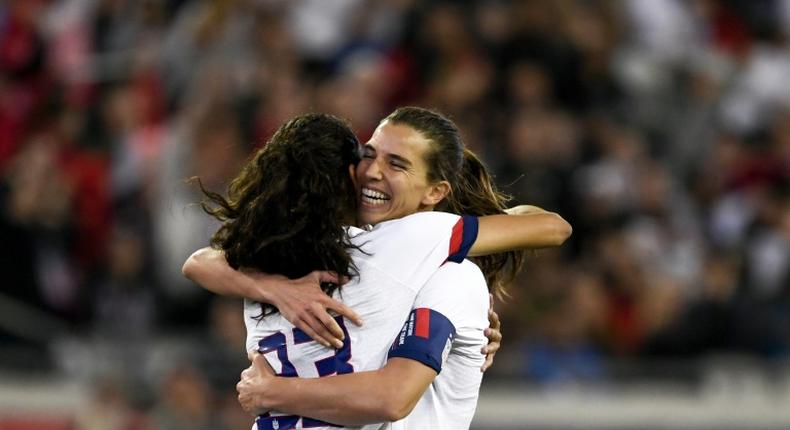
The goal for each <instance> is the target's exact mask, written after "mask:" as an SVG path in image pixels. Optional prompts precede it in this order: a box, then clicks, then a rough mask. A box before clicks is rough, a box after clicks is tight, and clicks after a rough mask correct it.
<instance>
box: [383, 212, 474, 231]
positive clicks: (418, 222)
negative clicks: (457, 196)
mask: <svg viewBox="0 0 790 430" xmlns="http://www.w3.org/2000/svg"><path fill="white" fill-rule="evenodd" d="M460 219H461V216H459V215H455V214H451V213H447V212H437V211H426V212H417V213H413V214H411V215H407V216H405V217H403V218H398V219H393V220H389V221H384V222H380V223H378V224H376V226H375V227H373V230H371V231H372V232H375V231H382V230H385V231H386V230H395V229H406V228H414V227H417V228H423V229H425V228H430V227H433V226H446V225H449V226H450V227H452V226H454V225H455V224H456V223H457V222H458V221H459V220H460Z"/></svg>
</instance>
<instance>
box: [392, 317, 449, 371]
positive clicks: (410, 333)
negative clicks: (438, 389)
mask: <svg viewBox="0 0 790 430" xmlns="http://www.w3.org/2000/svg"><path fill="white" fill-rule="evenodd" d="M454 336H455V326H453V323H451V322H450V320H449V319H447V317H445V316H444V315H442V314H441V313H439V312H437V311H434V310H433V309H428V308H419V309H414V310H412V311H411V314H409V318H408V319H407V320H406V323H405V324H404V325H403V328H402V329H401V332H400V334H399V335H398V337H397V338H396V339H395V342H394V343H393V344H392V348H390V352H389V355H388V357H389V358H392V357H402V358H409V359H412V360H416V361H419V362H420V363H422V364H424V365H426V366H428V367H430V368H432V369H433V370H435V371H436V373H439V372H441V371H442V362H443V361H444V360H443V359H444V354H445V350H447V351H449V347H450V344H451V342H452V340H453V337H454Z"/></svg>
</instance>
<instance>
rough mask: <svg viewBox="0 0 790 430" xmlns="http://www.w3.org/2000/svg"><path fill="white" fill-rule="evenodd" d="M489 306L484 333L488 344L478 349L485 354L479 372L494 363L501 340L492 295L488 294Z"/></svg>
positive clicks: (497, 316)
mask: <svg viewBox="0 0 790 430" xmlns="http://www.w3.org/2000/svg"><path fill="white" fill-rule="evenodd" d="M488 300H489V307H488V324H489V327H488V328H487V329H486V330H485V332H484V333H485V335H486V337H487V338H488V345H486V346H484V347H483V349H482V350H481V351H480V352H482V353H483V354H485V355H486V361H485V363H483V367H481V368H480V371H481V372H485V371H486V370H488V368H489V367H491V365H492V364H494V356H495V355H496V352H497V351H499V346H500V342H502V331H501V324H500V322H499V315H497V313H496V312H494V296H493V295H491V294H489V295H488Z"/></svg>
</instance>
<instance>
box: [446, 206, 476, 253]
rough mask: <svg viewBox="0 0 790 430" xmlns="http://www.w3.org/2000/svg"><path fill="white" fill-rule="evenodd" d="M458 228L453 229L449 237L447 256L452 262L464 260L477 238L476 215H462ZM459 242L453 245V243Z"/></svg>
mask: <svg viewBox="0 0 790 430" xmlns="http://www.w3.org/2000/svg"><path fill="white" fill-rule="evenodd" d="M459 225H460V226H461V228H460V229H457V230H456V229H453V237H452V238H451V239H450V243H451V245H450V256H449V257H447V260H448V261H452V262H453V263H460V262H462V261H464V258H466V255H467V254H469V249H471V248H472V245H473V244H474V243H475V240H477V231H478V227H479V225H478V219H477V217H476V216H470V215H464V216H462V217H461V220H460V222H459ZM458 242H460V243H459V244H457V245H455V246H453V243H458Z"/></svg>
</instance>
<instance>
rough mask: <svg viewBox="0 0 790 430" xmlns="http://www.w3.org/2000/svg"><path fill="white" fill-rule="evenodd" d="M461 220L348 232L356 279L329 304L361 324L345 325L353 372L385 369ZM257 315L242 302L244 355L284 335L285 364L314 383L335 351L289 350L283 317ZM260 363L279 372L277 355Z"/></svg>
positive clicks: (444, 217) (434, 217) (426, 218)
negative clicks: (349, 311) (320, 364)
mask: <svg viewBox="0 0 790 430" xmlns="http://www.w3.org/2000/svg"><path fill="white" fill-rule="evenodd" d="M460 219H461V217H459V216H457V215H452V214H446V213H441V212H421V213H418V214H414V215H410V216H408V217H405V218H401V219H398V220H393V221H387V222H384V223H380V224H378V225H377V226H376V227H375V228H373V229H372V230H371V231H363V230H360V229H357V228H350V229H349V230H350V232H351V234H350V236H352V238H351V240H352V243H354V244H355V245H359V246H361V247H362V251H364V252H361V251H353V252H352V258H353V260H354V263H355V264H356V266H357V269H358V270H359V276H358V277H356V278H354V279H353V280H352V281H351V282H349V283H348V284H346V285H344V286H343V287H342V289H341V290H340V291H336V292H335V294H334V298H336V299H338V300H340V301H342V302H343V303H345V304H346V305H348V306H350V307H351V308H352V309H354V310H355V311H356V312H357V313H358V314H359V315H360V316H361V317H362V319H363V320H364V322H365V324H364V325H363V326H362V327H357V326H355V325H354V324H353V323H351V322H346V323H345V325H346V328H347V329H348V333H349V338H350V342H351V352H352V356H351V360H350V361H349V362H350V363H351V364H352V365H353V366H354V371H363V370H374V369H379V368H381V367H382V366H383V365H384V363H385V360H386V356H387V351H388V350H389V347H390V345H391V344H392V341H393V339H395V336H396V335H397V333H398V332H399V331H400V328H401V325H402V324H403V321H405V320H406V317H407V316H408V314H409V311H410V310H411V308H412V304H413V303H414V300H415V298H416V296H417V294H418V293H419V292H420V290H421V288H422V287H423V286H424V285H425V283H426V282H427V281H428V279H429V278H430V277H431V276H432V275H433V274H434V273H435V272H436V270H437V269H439V267H440V266H441V265H442V264H443V263H444V261H445V260H446V259H447V257H448V254H449V249H450V241H451V238H452V234H453V227H454V226H455V225H456V223H457V222H458V221H459V220H460ZM448 264H450V263H448ZM259 314H260V307H259V305H258V304H257V303H255V302H251V301H245V304H244V319H245V323H246V325H247V349H248V350H254V349H257V345H258V341H259V340H260V339H262V338H264V337H266V336H269V335H272V334H275V333H277V332H282V333H284V334H285V336H286V339H287V344H288V359H289V361H290V362H291V363H292V364H293V366H294V367H295V369H296V371H297V373H298V375H299V376H300V377H317V376H318V374H317V370H316V368H315V364H314V363H315V362H316V361H318V360H321V359H323V358H325V357H328V356H332V355H334V354H335V350H334V349H330V348H326V347H323V346H321V345H320V344H318V343H316V342H312V341H311V342H305V343H302V344H299V345H294V341H293V334H292V328H293V325H292V324H291V323H289V322H288V321H286V320H285V318H283V317H282V315H280V314H275V315H271V316H268V317H266V318H264V319H263V320H262V321H258V320H257V319H255V318H254V317H255V316H256V315H259ZM265 357H266V359H267V361H268V362H269V364H270V365H271V366H272V368H273V369H274V370H275V371H277V372H279V371H280V369H281V368H282V366H281V361H280V360H279V359H278V358H277V354H276V353H274V352H271V353H268V354H265ZM379 426H380V425H373V426H366V427H364V428H366V429H367V428H370V429H373V428H379ZM297 428H301V427H297ZM312 428H313V429H315V428H316V427H312ZM327 429H330V427H327ZM331 429H338V427H331Z"/></svg>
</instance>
